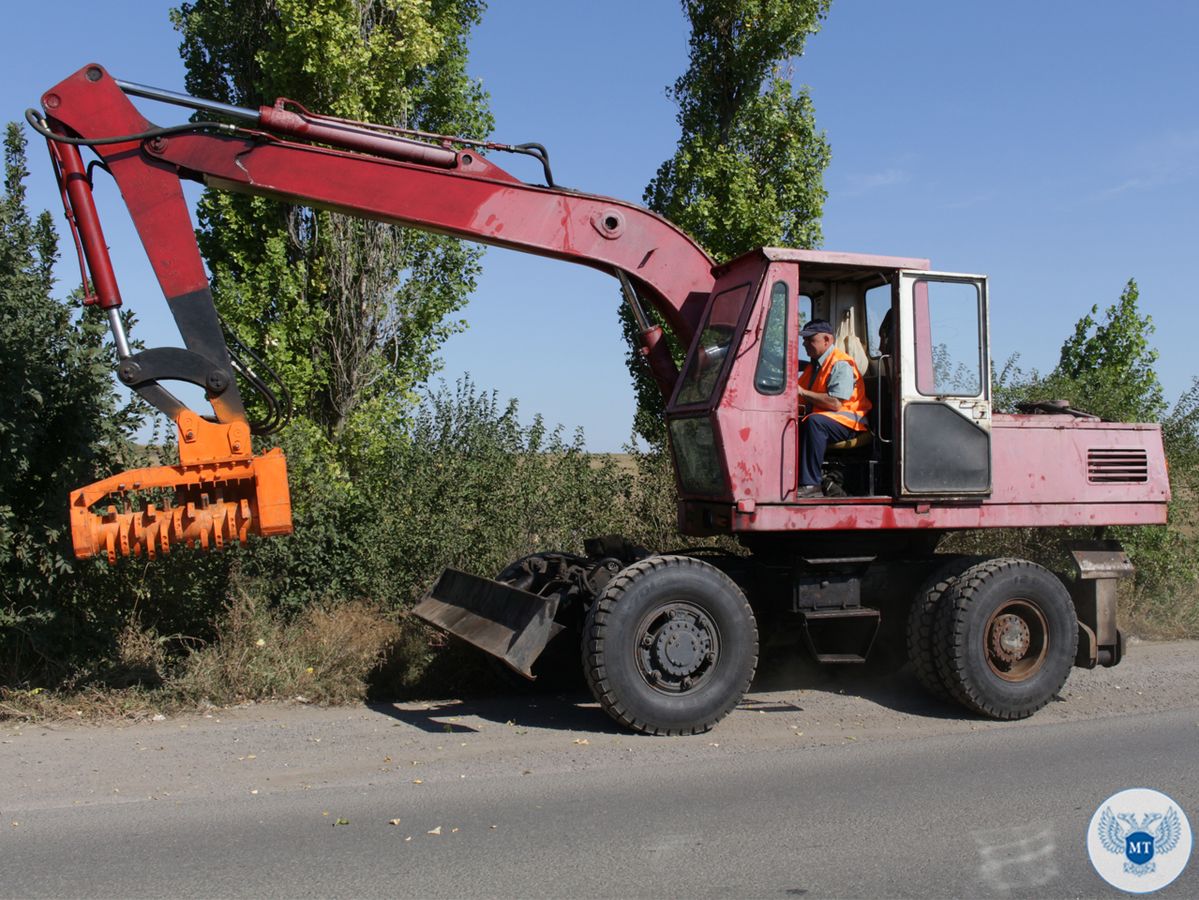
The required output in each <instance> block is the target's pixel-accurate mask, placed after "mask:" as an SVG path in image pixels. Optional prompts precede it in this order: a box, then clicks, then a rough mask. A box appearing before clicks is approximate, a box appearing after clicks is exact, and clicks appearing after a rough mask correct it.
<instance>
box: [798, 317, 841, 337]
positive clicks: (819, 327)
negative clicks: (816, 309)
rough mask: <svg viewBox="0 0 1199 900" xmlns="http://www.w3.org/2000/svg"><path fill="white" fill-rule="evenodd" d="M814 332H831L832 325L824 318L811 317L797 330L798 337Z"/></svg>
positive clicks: (809, 335)
mask: <svg viewBox="0 0 1199 900" xmlns="http://www.w3.org/2000/svg"><path fill="white" fill-rule="evenodd" d="M814 334H833V326H832V325H830V324H829V323H828V322H826V321H824V319H813V320H812V321H811V322H809V323H808V324H807V325H805V326H804V327H803V329H802V330H801V331H800V332H799V336H800V337H811V336H812V335H814Z"/></svg>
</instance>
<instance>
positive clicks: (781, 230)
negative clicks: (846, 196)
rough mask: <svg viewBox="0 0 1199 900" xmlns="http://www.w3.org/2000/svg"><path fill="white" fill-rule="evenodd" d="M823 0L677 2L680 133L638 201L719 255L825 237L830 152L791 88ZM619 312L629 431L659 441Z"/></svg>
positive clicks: (650, 399) (648, 387)
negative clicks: (681, 15)
mask: <svg viewBox="0 0 1199 900" xmlns="http://www.w3.org/2000/svg"><path fill="white" fill-rule="evenodd" d="M829 3H830V0H683V10H684V12H685V13H686V14H687V18H688V21H689V22H690V23H691V41H690V59H689V64H688V67H687V71H686V72H684V73H683V74H682V75H681V76H680V77H679V79H678V80H677V81H676V82H675V83H674V86H673V87H672V88H671V89H670V91H669V93H670V96H672V97H673V98H674V100H675V102H676V103H678V106H679V113H678V123H679V127H680V129H681V135H680V137H679V143H678V148H677V150H676V151H675V153H674V155H673V156H672V157H671V158H670V159H668V160H666V161H665V162H664V163H662V165H661V166H660V167H659V168H658V172H657V174H656V175H655V176H654V178H653V180H652V181H650V183H649V185H648V186H647V187H646V189H645V197H644V199H645V203H646V205H648V206H649V207H650V209H652V210H654V211H655V212H657V213H661V214H662V215H664V216H666V218H668V219H670V220H671V221H673V222H674V223H675V224H677V225H679V226H680V227H682V228H683V229H684V230H685V231H687V232H688V233H689V234H691V235H692V236H693V237H694V238H695V239H696V240H697V241H699V243H700V244H701V245H703V246H704V247H705V248H706V249H707V251H708V252H709V253H711V254H712V255H713V256H715V257H716V258H717V259H718V260H727V259H731V258H732V257H735V256H737V255H739V254H741V253H744V252H745V251H747V250H750V249H752V248H754V247H760V246H769V245H778V244H785V245H789V246H795V247H815V246H819V244H820V242H821V239H822V235H821V231H820V217H821V215H822V212H823V207H824V198H825V196H826V192H825V190H824V170H825V168H826V167H827V166H828V162H829V156H830V151H829V145H828V141H827V140H826V138H825V136H824V133H823V132H821V131H819V130H817V128H816V123H815V114H814V111H813V106H812V100H811V97H810V96H809V94H808V91H807V89H806V88H800V89H799V90H796V88H795V86H794V84H793V81H792V76H793V63H794V60H795V59H796V58H798V57H800V56H802V55H803V51H804V44H805V43H806V41H807V38H808V36H809V35H811V34H814V33H816V32H817V31H818V30H819V28H820V23H821V21H822V20H823V19H824V18H825V16H826V15H827V14H828V9H829ZM621 316H622V321H623V323H624V329H625V335H626V338H627V339H628V340H629V343H630V348H631V350H630V353H629V357H628V364H629V369H630V372H631V373H632V375H633V380H634V385H635V389H636V391H637V401H638V403H637V406H638V413H637V421H636V423H635V428H636V430H637V431H638V433H639V434H641V435H642V436H643V437H645V438H647V439H648V440H650V442H651V443H657V442H660V441H661V439H662V427H661V413H662V400H661V395H660V394H659V392H658V390H657V387H656V385H655V384H654V383H653V381H652V379H650V378H649V377H648V375H647V373H646V372H645V367H644V363H643V362H642V361H641V359H640V358H639V357H638V356H637V354H636V352H635V348H636V347H637V345H638V341H637V329H636V325H635V323H634V322H633V320H632V316H631V315H630V314H629V313H628V311H627V310H624V309H623V308H622V313H621ZM675 350H676V355H677V354H678V348H675Z"/></svg>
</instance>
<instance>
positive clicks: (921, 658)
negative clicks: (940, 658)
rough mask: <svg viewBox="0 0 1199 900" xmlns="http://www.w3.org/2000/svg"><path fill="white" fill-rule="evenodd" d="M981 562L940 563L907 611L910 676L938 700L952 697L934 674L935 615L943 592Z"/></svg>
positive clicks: (974, 559)
mask: <svg viewBox="0 0 1199 900" xmlns="http://www.w3.org/2000/svg"><path fill="white" fill-rule="evenodd" d="M981 561H982V557H978V556H953V557H949V558H948V559H947V560H946V561H944V562H939V565H938V566H937V568H936V569H934V570H933V572H932V574H931V575H929V576H928V578H926V579H925V580H924V583H923V584H921V585H920V587H919V588H917V590H916V596H915V597H914V598H913V599H912V607H911V609H910V610H909V611H908V632H907V637H908V660H909V662H911V664H912V674H914V675H915V676H916V680H917V681H919V682H920V684H921V686H922V687H924V689H925V690H926V691H928V692H929V693H930V694H932V695H933V696H934V697H936V698H937V699H938V700H944V701H945V702H946V703H950V702H953V699H954V698H953V694H952V693H951V692H950V690H949V687H948V686H947V685H946V684H945V682H944V680H942V678H941V674H940V672H938V671H937V660H936V653H935V645H936V631H937V611H938V610H939V609H940V606H941V599H942V598H943V597H944V596H945V592H946V591H948V590H949V588H950V587H951V586H952V585H953V583H954V582H955V581H957V579H958V576H959V575H961V574H962V573H963V572H965V571H966V570H967V569H969V568H970V567H971V566H973V565H976V564H977V563H979V562H981Z"/></svg>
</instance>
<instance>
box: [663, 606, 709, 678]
mask: <svg viewBox="0 0 1199 900" xmlns="http://www.w3.org/2000/svg"><path fill="white" fill-rule="evenodd" d="M710 643H711V642H710V640H708V639H707V636H706V635H705V634H703V632H702V631H700V629H699V628H697V627H696V625H695V623H694V622H690V621H680V620H678V619H675V620H674V621H672V622H670V623H668V624H667V625H666V627H665V628H663V629H662V630H661V632H659V634H658V639H657V640H656V641H655V642H654V656H655V658H656V659H657V661H658V662H659V663H660V664H661V667H662V669H664V670H665V671H667V672H669V673H670V674H671V675H693V674H694V673H695V670H696V669H698V668H699V666H700V664H701V663H702V662H703V659H704V656H705V655H706V654H707V646H706V645H708V644H710Z"/></svg>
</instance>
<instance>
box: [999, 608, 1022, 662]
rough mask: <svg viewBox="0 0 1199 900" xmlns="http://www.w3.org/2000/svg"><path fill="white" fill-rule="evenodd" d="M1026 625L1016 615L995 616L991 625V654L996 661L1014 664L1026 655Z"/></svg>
mask: <svg viewBox="0 0 1199 900" xmlns="http://www.w3.org/2000/svg"><path fill="white" fill-rule="evenodd" d="M1030 634H1031V633H1030V632H1029V630H1028V625H1026V624H1025V622H1024V620H1023V619H1021V618H1020V617H1019V616H1017V615H1011V614H1008V615H1004V616H997V617H996V618H995V621H994V623H993V624H992V625H991V652H992V653H994V654H995V657H996V659H1000V660H1003V661H1004V662H1008V663H1014V662H1016V661H1017V660H1020V659H1023V658H1024V655H1025V654H1026V653H1028V647H1029V639H1030Z"/></svg>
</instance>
